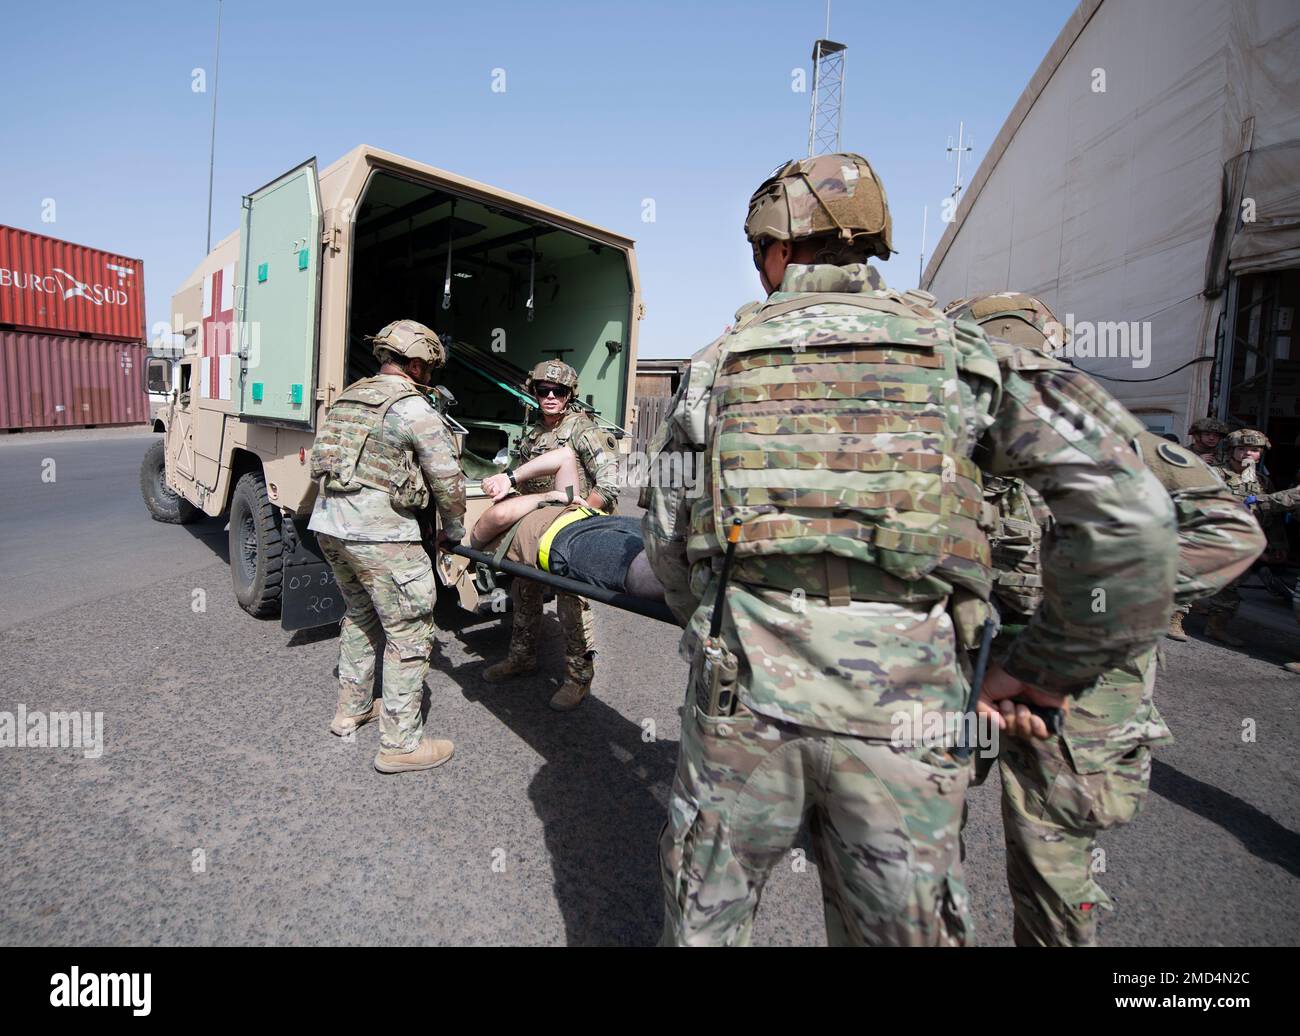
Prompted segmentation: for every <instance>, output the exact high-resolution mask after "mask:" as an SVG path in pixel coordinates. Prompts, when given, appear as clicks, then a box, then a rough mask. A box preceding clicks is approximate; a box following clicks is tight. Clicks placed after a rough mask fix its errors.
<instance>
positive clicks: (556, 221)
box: [140, 146, 642, 629]
mask: <svg viewBox="0 0 1300 1036" xmlns="http://www.w3.org/2000/svg"><path fill="white" fill-rule="evenodd" d="M172 312H173V313H174V314H176V316H174V317H173V321H174V323H176V324H177V326H175V327H174V328H173V330H174V331H176V332H179V333H181V334H183V335H184V336H185V354H184V356H183V357H182V358H181V360H180V361H179V362H178V383H177V387H176V389H175V390H174V392H173V399H172V401H171V403H170V405H169V408H168V414H167V417H166V420H165V425H166V431H165V433H164V438H163V440H162V442H159V443H155V444H154V446H153V447H152V448H151V449H150V450H149V452H148V453H147V454H146V456H145V460H144V464H143V467H142V470H141V477H140V483H141V488H142V491H143V493H144V497H145V502H146V503H147V505H148V507H149V510H150V513H151V514H152V515H153V517H154V518H155V519H157V520H158V521H162V522H172V523H184V522H188V521H192V520H195V519H197V518H200V517H202V516H203V515H210V516H218V515H225V516H228V519H229V535H230V570H231V577H232V581H233V583H234V588H235V596H236V597H237V598H238V600H239V603H240V605H241V606H242V607H243V608H244V609H245V610H246V611H248V612H249V613H250V614H252V615H257V616H271V615H275V614H277V613H279V614H280V616H281V622H282V624H283V625H284V627H285V628H286V629H302V628H306V627H309V626H316V625H323V624H324V623H327V622H333V621H336V620H337V619H339V618H341V616H342V614H343V611H342V600H341V595H340V594H339V593H338V590H337V588H336V587H335V586H334V584H333V580H332V578H331V576H330V570H329V566H328V564H326V563H325V562H324V560H323V558H322V557H321V556H320V554H319V551H318V548H317V546H316V543H315V539H314V537H313V536H312V535H311V534H310V533H309V532H308V530H307V521H308V519H309V518H310V516H311V509H312V504H313V503H314V501H315V497H316V492H317V487H316V485H315V484H314V483H313V482H312V481H311V478H310V477H309V473H308V459H307V458H308V453H309V452H310V450H311V446H312V441H313V439H314V437H315V432H316V429H317V428H318V427H320V422H321V420H322V419H323V417H324V415H325V412H326V410H327V409H328V408H329V406H330V404H331V403H332V402H333V401H334V399H335V398H337V396H338V395H339V393H340V392H341V391H342V390H343V388H344V387H345V386H347V385H348V384H350V383H351V382H353V381H356V380H357V379H358V378H363V377H368V376H370V375H372V374H374V373H376V370H377V366H378V365H377V362H376V360H375V358H374V356H373V355H372V354H371V350H370V346H369V344H368V343H367V342H366V341H364V336H365V335H368V334H374V333H376V332H377V331H379V329H380V328H382V327H383V326H384V325H385V324H387V323H388V322H389V321H392V320H397V319H399V318H402V317H411V318H414V319H415V320H418V321H420V322H422V323H424V324H426V325H428V326H429V327H431V328H433V329H434V330H435V331H437V332H438V334H439V335H440V336H442V337H443V339H444V341H446V342H448V343H449V345H450V356H451V358H450V360H449V361H448V365H447V367H446V368H445V369H444V370H443V371H442V372H441V375H440V377H439V386H438V388H437V390H436V392H435V395H434V403H435V405H436V406H437V407H438V408H439V410H440V411H441V412H442V413H443V414H444V415H445V416H446V417H447V418H448V419H449V421H450V422H451V424H452V428H453V432H454V434H455V438H456V441H457V447H458V449H459V451H460V456H461V466H462V468H463V469H464V470H465V473H466V476H467V479H468V481H469V497H470V499H469V514H468V515H467V519H466V520H467V523H468V524H472V523H473V521H474V520H475V519H476V518H477V517H478V515H479V514H480V513H481V512H482V510H483V509H484V508H486V507H487V505H488V503H489V501H488V500H487V499H486V498H485V497H484V495H483V493H482V491H481V489H480V488H479V483H480V482H481V480H482V479H483V478H484V477H486V476H487V475H489V474H492V473H494V472H497V471H501V470H503V469H504V467H505V464H506V462H507V459H508V456H509V451H510V448H511V446H512V445H513V443H514V442H515V440H517V438H518V437H519V435H520V434H521V432H522V431H523V429H524V427H525V424H526V422H528V421H529V420H531V417H532V416H533V411H532V410H531V409H530V408H529V407H528V405H527V403H528V400H529V398H530V397H528V395H527V394H526V393H525V392H524V389H523V382H524V377H525V374H526V372H527V371H528V370H529V369H530V368H531V367H532V366H533V365H535V364H536V363H538V362H539V361H541V360H543V359H549V358H553V357H559V358H560V359H562V360H564V361H565V362H566V363H569V364H571V365H572V366H573V367H574V368H576V369H577V371H578V376H579V393H580V394H579V397H578V404H579V405H582V406H585V407H588V408H590V410H591V411H592V412H593V413H594V414H595V415H596V420H597V421H598V423H600V424H602V425H604V426H606V427H608V428H610V429H611V431H613V433H614V435H615V437H616V439H617V440H618V442H619V448H620V450H621V451H623V452H627V451H628V449H630V443H631V439H630V437H629V436H628V435H627V430H628V429H630V428H631V426H632V422H633V420H634V418H635V414H634V413H633V410H632V393H633V391H634V381H635V377H634V372H635V369H636V343H637V324H638V321H639V320H640V318H641V315H642V307H641V301H640V289H639V285H638V281H637V268H636V257H635V253H634V250H633V242H632V239H631V238H627V237H624V236H622V235H621V234H616V233H614V232H612V231H609V230H605V229H603V228H601V227H598V226H595V225H593V224H591V223H587V222H584V221H582V220H580V219H577V218H576V217H574V216H569V215H566V214H565V213H562V212H557V211H556V210H555V209H551V208H547V207H546V206H544V205H541V204H538V203H537V202H533V201H529V200H528V199H527V198H521V197H519V196H518V195H515V194H510V193H508V192H506V191H502V190H498V189H497V188H494V187H488V186H486V185H484V184H481V183H476V182H474V181H473V180H467V179H465V178H464V177H460V176H456V175H454V174H452V173H448V172H445V171H444V170H442V169H436V168H434V167H433V166H428V165H424V164H422V163H420V162H415V161H412V160H410V159H406V158H402V157H400V156H398V155H395V154H391V153H389V152H386V151H380V150H378V149H376V148H373V147H365V146H363V147H358V148H355V149H354V150H352V151H350V152H348V153H347V154H346V155H344V156H343V157H342V158H340V159H339V160H338V161H337V162H335V163H333V164H332V165H330V166H327V167H326V168H325V169H324V170H323V171H320V172H318V171H317V167H316V162H315V160H314V159H313V160H311V161H308V162H306V163H304V164H303V165H300V166H298V167H297V168H296V169H292V170H290V171H289V172H287V173H285V174H284V175H283V176H280V177H278V178H277V179H275V180H272V181H271V182H270V183H268V184H267V185H266V186H265V187H260V188H258V189H257V190H255V191H253V192H252V193H250V194H248V195H247V196H246V197H245V198H244V199H243V216H242V223H241V227H240V229H239V231H237V232H236V233H233V234H231V235H230V236H229V237H227V238H226V239H225V240H223V241H221V242H220V243H219V244H218V245H217V246H216V247H215V248H214V249H213V250H212V252H211V253H210V254H209V255H208V256H207V258H206V259H204V260H203V262H202V263H200V264H199V266H198V268H197V269H196V270H195V271H194V273H193V274H191V275H190V277H189V278H188V279H187V280H186V281H185V282H184V283H183V284H182V285H181V286H180V288H179V290H178V291H177V292H176V294H175V295H174V296H173V299H172ZM462 599H463V601H464V603H466V604H467V605H475V606H480V607H481V604H482V602H479V601H478V599H477V595H476V594H475V593H474V592H473V590H472V588H471V590H470V593H469V597H468V598H465V597H464V595H462Z"/></svg>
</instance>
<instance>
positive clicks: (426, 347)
mask: <svg viewBox="0 0 1300 1036" xmlns="http://www.w3.org/2000/svg"><path fill="white" fill-rule="evenodd" d="M369 337H370V344H371V348H373V349H374V352H375V356H376V357H379V358H380V359H382V357H380V356H379V354H380V353H381V352H390V353H395V354H396V355H398V356H404V357H406V358H407V359H408V360H424V361H425V363H429V364H432V365H433V366H434V367H442V366H445V365H446V363H447V347H446V346H445V345H443V344H442V339H441V338H439V337H438V335H437V334H436V333H435V332H433V331H430V330H429V329H428V328H427V327H425V326H424V325H423V324H421V323H419V322H417V321H415V320H394V321H393V322H392V323H391V324H389V325H388V326H387V327H385V328H384V329H383V330H382V331H380V332H379V334H377V335H370V336H369Z"/></svg>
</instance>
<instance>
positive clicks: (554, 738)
mask: <svg viewBox="0 0 1300 1036" xmlns="http://www.w3.org/2000/svg"><path fill="white" fill-rule="evenodd" d="M15 439H21V437H15ZM151 440H152V436H151V435H149V434H147V433H140V434H128V435H114V436H104V437H96V436H84V435H83V436H67V437H59V436H51V437H43V438H40V439H36V440H32V441H14V440H10V441H4V442H0V583H2V585H3V586H4V588H5V590H6V592H5V593H4V594H3V595H2V596H0V657H2V659H3V665H2V666H0V710H8V711H10V712H14V711H16V710H17V709H18V708H19V707H20V706H21V707H23V708H25V709H26V710H28V711H29V712H31V711H36V710H45V711H52V710H84V711H86V712H90V713H95V712H101V713H102V714H103V731H104V738H103V750H102V754H100V755H98V757H95V758H87V757H86V753H85V751H83V750H79V749H74V748H66V749H56V748H36V747H27V748H17V747H12V748H11V747H5V748H0V788H3V796H2V797H0V943H3V944H46V943H53V944H62V943H72V944H96V945H117V944H136V943H146V944H155V943H157V944H168V945H170V944H194V943H202V944H208V943H215V944H317V943H325V944H337V943H366V944H415V943H456V944H464V943H469V944H545V945H563V944H570V945H592V944H597V945H645V944H650V943H653V942H654V941H655V940H656V939H657V937H658V934H659V928H660V923H661V907H660V891H659V878H658V867H657V862H656V856H655V844H656V839H657V836H658V833H659V830H660V828H661V826H662V824H663V822H664V818H665V815H666V803H667V795H668V789H669V786H670V783H671V779H672V774H673V769H674V766H675V763H676V756H677V742H678V738H679V734H680V719H679V716H678V705H679V704H680V701H681V697H682V691H683V688H684V686H685V681H686V666H685V664H684V663H683V662H682V661H681V660H680V659H679V658H678V657H677V653H676V641H677V635H676V630H675V629H674V628H673V627H670V626H667V625H665V624H662V623H657V622H655V621H653V620H650V619H644V618H641V617H639V616H635V615H631V614H628V613H625V612H621V611H618V610H615V609H611V608H608V607H605V606H602V605H595V606H594V607H595V614H596V631H597V640H598V646H599V648H600V654H599V657H598V660H597V677H596V683H595V688H594V692H593V695H592V696H591V698H589V699H588V700H587V701H586V702H585V703H584V704H583V705H582V707H581V708H579V709H578V710H577V711H576V712H573V713H570V714H567V715H558V714H556V713H554V712H552V711H551V710H550V709H548V708H547V706H546V701H547V699H548V698H549V697H550V695H551V694H552V693H553V691H554V690H555V688H556V687H558V686H559V683H560V679H561V664H560V663H561V660H560V654H559V649H558V625H557V624H556V620H555V618H554V607H553V606H551V607H550V608H548V616H547V618H546V620H545V621H546V629H547V630H549V631H550V632H552V633H553V634H555V636H553V637H551V638H549V639H550V643H549V644H548V645H547V646H546V648H545V649H544V652H543V659H542V671H541V675H540V676H539V678H537V679H535V680H528V679H525V680H519V681H516V682H514V683H511V684H507V685H501V686H489V685H487V684H485V683H483V681H482V679H481V676H480V674H481V670H482V668H483V667H484V666H485V665H486V664H489V663H490V662H491V661H493V660H495V659H496V658H498V657H499V656H500V655H501V654H502V653H503V652H504V651H505V647H506V644H507V640H508V629H507V628H506V626H505V625H504V624H503V623H501V622H500V621H499V620H492V621H484V620H480V619H470V618H467V617H465V618H462V617H448V616H442V617H441V620H440V621H441V626H442V628H441V629H440V631H439V634H438V646H437V649H436V651H435V655H434V667H433V669H432V670H431V672H430V675H429V679H428V681H427V683H428V689H429V696H428V708H429V716H430V718H429V729H430V730H431V732H433V733H435V734H436V735H438V736H444V737H450V738H452V739H453V740H454V741H455V742H456V754H455V757H454V758H453V759H452V760H451V761H450V762H449V763H447V764H446V765H445V766H443V767H441V768H440V769H438V770H435V771H432V772H427V773H422V774H404V775H398V776H383V775H380V774H378V773H376V772H375V771H374V769H373V768H372V766H371V759H372V758H373V756H374V753H375V750H376V747H377V739H378V732H377V730H376V729H375V727H374V726H370V727H366V728H364V729H363V730H362V731H361V732H360V733H359V734H358V735H357V737H356V738H355V740H354V741H353V742H351V743H349V742H346V741H341V740H340V739H338V738H334V737H332V736H330V735H329V734H328V733H327V730H326V728H327V725H328V723H329V720H330V717H331V716H332V714H333V709H334V699H335V685H334V682H333V676H332V670H333V667H334V662H335V654H336V651H337V638H336V635H335V629H334V628H326V629H322V630H316V631H307V632H301V633H297V634H289V633H286V632H284V631H283V630H281V629H280V627H279V625H278V623H276V622H272V621H265V620H257V619H254V618H252V617H250V616H248V615H247V614H245V613H244V612H243V611H241V610H240V609H239V608H238V606H237V605H236V604H235V601H234V597H233V594H232V592H231V586H230V576H229V571H228V568H227V565H226V558H225V541H226V537H225V533H224V531H223V526H224V523H223V522H221V521H220V520H216V519H209V520H206V521H203V522H201V523H198V524H197V525H193V526H187V527H179V526H166V525H161V524H158V523H156V522H153V521H151V520H150V518H149V516H148V513H147V512H146V510H145V507H144V504H143V502H142V500H141V498H140V493H139V488H138V484H137V471H138V466H139V462H140V459H141V457H142V456H143V454H144V450H145V448H146V447H147V446H148V444H149V442H150V441H151ZM47 460H53V461H54V465H53V472H54V477H53V480H52V481H51V480H48V479H47V480H43V479H42V473H43V472H47V471H49V470H50V467H49V465H48V464H46V461H47ZM1245 594H1246V597H1247V600H1248V605H1247V607H1246V609H1245V610H1244V613H1243V621H1242V622H1241V630H1242V632H1243V633H1244V635H1245V636H1247V637H1248V638H1249V644H1248V646H1247V648H1246V649H1245V650H1244V651H1232V650H1229V649H1227V648H1224V647H1221V646H1219V645H1216V644H1212V643H1209V642H1207V641H1203V640H1201V639H1199V638H1197V637H1195V636H1194V638H1193V640H1192V641H1190V642H1189V643H1186V644H1175V643H1172V642H1166V644H1165V653H1166V665H1165V668H1164V670H1163V671H1162V672H1161V674H1160V682H1159V685H1158V691H1157V700H1158V702H1159V704H1160V707H1161V709H1162V711H1163V712H1164V713H1165V715H1166V718H1167V720H1168V722H1169V724H1170V726H1171V727H1172V728H1173V730H1174V734H1175V736H1176V738H1177V743H1176V744H1174V745H1172V746H1170V747H1168V748H1164V749H1161V750H1159V751H1158V754H1157V761H1156V764H1155V769H1154V773H1153V779H1152V793H1151V795H1150V796H1149V799H1148V802H1147V806H1146V808H1145V810H1144V812H1143V814H1142V815H1141V816H1140V817H1139V818H1138V820H1137V821H1136V822H1135V823H1134V824H1132V825H1130V826H1129V827H1127V828H1124V829H1121V830H1119V831H1114V832H1107V833H1105V834H1103V835H1102V836H1101V839H1100V845H1101V847H1102V849H1103V850H1104V857H1103V858H1102V860H1103V862H1104V866H1105V872H1104V873H1103V874H1102V875H1101V876H1100V878H1101V881H1102V883H1103V885H1104V886H1105V887H1106V889H1107V890H1108V891H1109V892H1110V894H1111V896H1112V898H1113V899H1114V900H1115V901H1116V903H1117V906H1118V911H1117V913H1116V914H1115V915H1114V916H1113V917H1110V918H1108V919H1107V920H1106V921H1105V923H1104V924H1103V928H1102V940H1103V942H1104V943H1109V944H1141V945H1153V946H1154V945H1170V944H1184V945H1207V944H1208V945H1237V944H1264V945H1269V944H1272V945H1280V944H1294V943H1296V942H1297V941H1298V936H1297V932H1298V931H1300V923H1298V922H1300V906H1298V905H1297V904H1300V835H1298V834H1297V832H1298V831H1300V795H1297V790H1298V789H1297V776H1296V759H1297V747H1298V746H1300V730H1298V729H1297V716H1298V709H1297V706H1298V704H1300V677H1296V676H1293V675H1291V674H1289V673H1287V672H1285V671H1284V670H1282V669H1281V668H1280V663H1281V662H1283V661H1287V660H1289V659H1297V658H1300V635H1298V633H1297V630H1296V627H1295V624H1294V620H1292V619H1291V617H1290V612H1289V609H1288V608H1286V607H1285V606H1284V605H1282V604H1281V603H1280V602H1274V601H1273V600H1271V599H1270V598H1268V597H1267V595H1266V594H1265V593H1264V592H1263V591H1262V590H1247V591H1246V592H1245ZM1192 625H1193V630H1198V629H1199V625H1198V624H1197V623H1196V621H1195V620H1194V621H1193V624H1192ZM970 802H971V822H970V826H969V828H968V838H967V842H968V857H969V859H968V883H969V885H970V888H971V893H972V901H973V904H974V909H975V913H976V921H977V926H978V934H979V938H980V941H981V942H983V943H986V944H1009V943H1010V933H1011V914H1010V909H1009V905H1008V903H1007V897H1006V892H1005V880H1004V877H1003V866H1004V862H1003V861H1004V855H1003V851H1002V848H1001V821H1000V818H999V805H998V786H997V781H996V777H993V778H991V780H990V783H989V785H987V786H985V787H983V788H981V789H978V790H977V791H975V792H973V793H972V795H971V799H970ZM755 942H757V943H760V944H768V945H816V944H820V943H822V942H824V930H823V923H822V911H821V897H820V890H819V885H818V880H817V868H816V865H815V864H814V863H813V862H811V861H810V860H809V861H807V862H806V865H805V864H804V863H803V862H802V861H801V860H800V858H799V855H798V854H795V855H793V856H792V858H791V860H790V865H789V866H780V867H778V868H777V869H776V871H775V872H774V874H773V876H772V879H771V881H770V883H769V885H768V888H767V891H766V893H765V894H764V897H763V902H762V906H761V909H760V911H759V916H758V921H757V924H756V927H755Z"/></svg>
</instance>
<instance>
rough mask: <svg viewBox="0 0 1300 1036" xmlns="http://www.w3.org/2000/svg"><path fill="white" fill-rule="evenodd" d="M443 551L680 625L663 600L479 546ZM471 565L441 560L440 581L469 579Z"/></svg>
mask: <svg viewBox="0 0 1300 1036" xmlns="http://www.w3.org/2000/svg"><path fill="white" fill-rule="evenodd" d="M444 553H447V554H454V555H456V556H458V557H460V558H464V559H465V560H466V561H467V562H473V563H475V564H478V565H483V566H484V567H485V568H487V569H488V570H489V571H492V572H504V573H505V574H507V575H510V576H514V577H516V578H518V579H531V580H533V581H534V582H536V583H541V584H542V585H543V586H549V587H551V588H552V589H555V590H558V591H560V592H561V593H566V594H576V595H577V596H579V597H586V598H589V599H590V600H593V601H599V602H600V603H601V604H608V605H610V606H611V607H614V608H622V609H623V610H624V611H629V612H635V613H636V614H637V615H644V616H645V617H646V618H648V619H658V620H659V621H660V622H667V623H669V624H671V625H673V626H676V625H679V624H678V622H677V619H676V618H674V617H673V613H672V611H671V610H670V609H669V607H668V605H666V604H665V603H664V602H663V601H652V600H650V599H648V598H645V597H636V596H633V595H632V594H627V593H620V592H618V591H616V590H609V589H606V588H605V587H603V586H595V585H593V584H591V583H584V582H582V581H581V580H578V579H569V578H568V577H567V576H557V575H553V574H552V573H550V572H546V571H543V570H542V569H540V568H535V567H533V566H532V565H521V564H519V563H518V562H516V561H507V560H506V559H505V558H502V559H501V560H500V561H498V560H497V559H496V558H495V557H493V556H492V555H491V554H485V553H484V552H483V551H481V550H474V548H472V547H452V548H451V549H450V550H449V551H445V552H444ZM470 567H471V566H470V565H468V564H466V565H454V564H449V565H444V564H443V563H442V562H440V563H439V566H438V569H439V575H440V577H441V578H442V581H443V583H444V584H446V585H447V586H455V585H456V584H457V583H459V582H461V581H462V580H466V579H471V580H472V579H473V578H474V573H473V572H471V571H470Z"/></svg>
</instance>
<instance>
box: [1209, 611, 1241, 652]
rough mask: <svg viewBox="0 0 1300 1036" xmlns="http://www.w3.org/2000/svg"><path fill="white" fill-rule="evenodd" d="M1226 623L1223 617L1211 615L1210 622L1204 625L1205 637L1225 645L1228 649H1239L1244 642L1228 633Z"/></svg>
mask: <svg viewBox="0 0 1300 1036" xmlns="http://www.w3.org/2000/svg"><path fill="white" fill-rule="evenodd" d="M1228 622H1229V620H1228V618H1227V616H1225V615H1211V616H1210V621H1209V622H1207V623H1206V624H1205V635H1206V636H1207V637H1209V638H1210V639H1211V640H1217V641H1218V642H1219V643H1220V644H1227V645H1228V647H1241V646H1242V645H1243V644H1245V643H1246V642H1245V641H1244V640H1242V639H1241V638H1240V637H1234V636H1233V635H1232V634H1231V633H1230V632H1229V631H1228Z"/></svg>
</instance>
